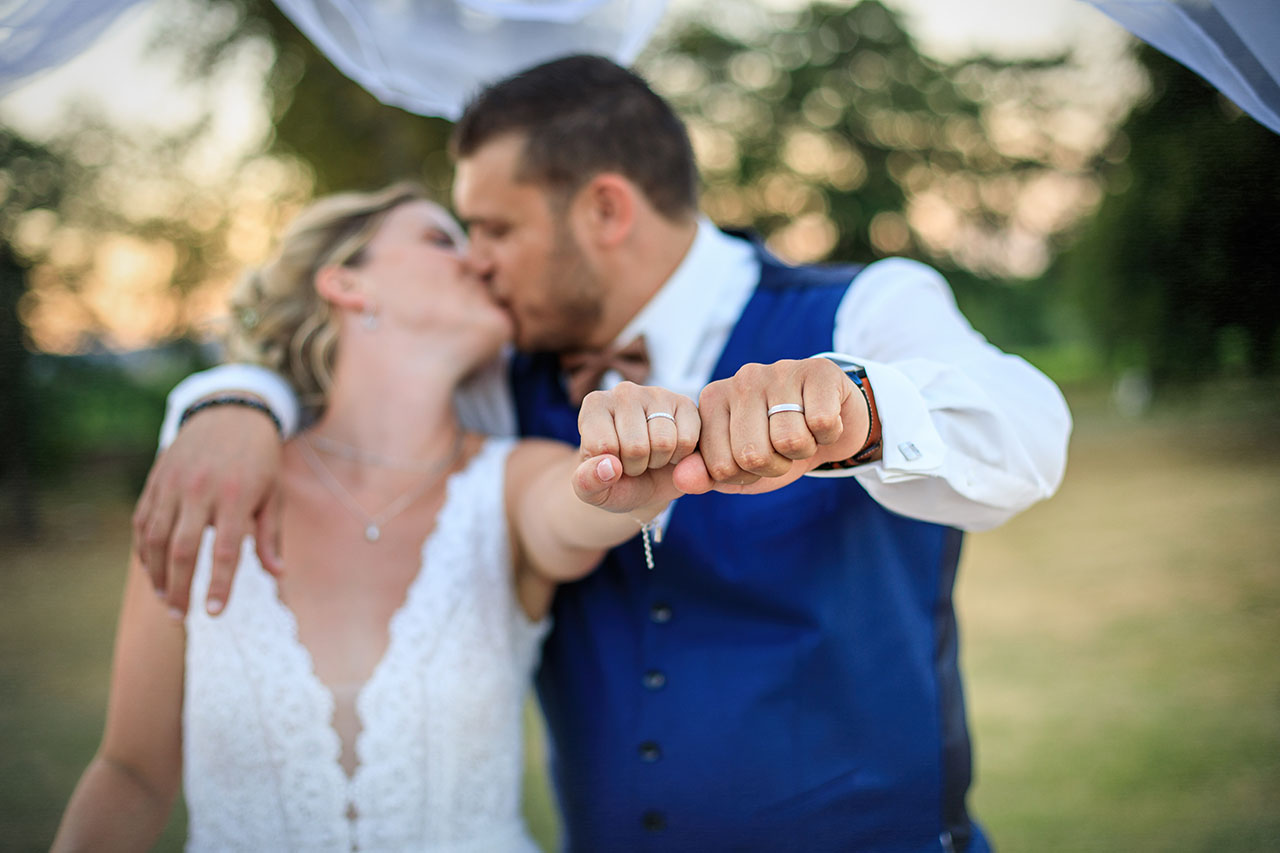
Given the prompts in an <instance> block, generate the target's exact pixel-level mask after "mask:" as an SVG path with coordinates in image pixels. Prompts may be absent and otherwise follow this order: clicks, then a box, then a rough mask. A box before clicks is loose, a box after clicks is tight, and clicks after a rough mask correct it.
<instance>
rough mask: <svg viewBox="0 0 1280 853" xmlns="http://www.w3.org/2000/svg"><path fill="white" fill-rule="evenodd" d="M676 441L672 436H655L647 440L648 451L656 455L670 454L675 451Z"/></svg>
mask: <svg viewBox="0 0 1280 853" xmlns="http://www.w3.org/2000/svg"><path fill="white" fill-rule="evenodd" d="M677 444H678V441H677V439H676V437H675V436H674V435H666V434H663V435H655V436H653V437H651V438H650V439H649V449H650V450H653V451H655V452H657V453H671V452H673V451H674V450H675V449H676V446H677Z"/></svg>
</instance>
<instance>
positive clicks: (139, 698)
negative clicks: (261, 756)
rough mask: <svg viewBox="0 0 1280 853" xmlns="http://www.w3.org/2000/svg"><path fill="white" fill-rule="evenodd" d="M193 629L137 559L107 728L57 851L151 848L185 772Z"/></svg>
mask: <svg viewBox="0 0 1280 853" xmlns="http://www.w3.org/2000/svg"><path fill="white" fill-rule="evenodd" d="M184 650H185V634H184V631H183V627H182V624H181V622H179V621H177V620H175V619H173V618H171V617H170V616H169V614H168V612H167V610H166V608H165V605H164V604H163V603H162V602H161V601H160V600H159V599H158V598H157V597H156V594H155V593H154V592H153V591H152V589H151V585H150V583H149V582H148V581H147V578H146V575H144V574H143V571H142V569H141V568H140V567H139V565H138V564H137V562H136V560H135V561H134V563H133V564H132V565H131V566H130V567H129V577H128V580H127V581H126V583H125V594H124V603H123V605H122V606H121V610H120V624H119V626H118V628H117V631H116V645H115V655H114V661H113V664H112V673H111V694H110V699H109V701H108V705H107V723H106V729H105V731H104V732H103V735H102V743H101V745H100V746H99V747H98V752H97V754H96V755H95V756H94V758H93V761H92V762H90V764H89V766H88V767H87V768H86V769H85V771H84V775H83V776H81V777H80V782H79V784H78V785H76V789H75V792H74V793H73V794H72V795H71V801H70V802H69V803H68V804H67V810H66V811H65V812H64V813H63V815H62V823H61V824H60V825H59V827H58V834H57V836H56V837H55V838H54V841H53V847H52V849H53V850H54V851H56V853H62V851H72V850H93V851H115V850H120V851H125V850H148V849H150V848H151V846H152V845H153V844H154V843H155V840H156V838H157V836H159V834H160V832H161V830H163V829H164V825H165V822H166V821H167V820H168V817H169V811H170V809H171V808H172V806H173V800H174V797H175V796H176V795H177V793H178V789H179V787H180V786H181V780H182V683H183V666H184V661H183V656H184Z"/></svg>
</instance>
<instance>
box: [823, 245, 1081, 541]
mask: <svg viewBox="0 0 1280 853" xmlns="http://www.w3.org/2000/svg"><path fill="white" fill-rule="evenodd" d="M833 348H834V350H835V351H836V352H834V353H831V354H829V355H831V356H834V357H836V360H838V361H839V360H847V361H852V362H856V363H858V364H861V365H863V366H864V367H865V368H866V371H867V379H868V381H869V382H870V383H871V387H872V389H873V390H874V391H875V396H876V408H877V410H878V412H879V415H880V421H881V424H882V430H883V432H882V442H883V458H882V459H881V460H880V461H878V462H873V463H869V464H867V465H863V466H859V467H857V468H854V469H850V470H848V471H845V472H830V473H833V474H834V473H840V474H845V475H851V476H854V477H856V478H857V479H858V482H859V483H860V484H861V485H862V486H863V488H865V489H866V490H867V492H868V494H870V495H871V497H872V498H873V499H875V500H876V501H877V502H878V503H880V504H881V505H882V506H884V507H885V508H887V509H890V510H893V511H894V512H898V513H901V514H902V515H906V516H909V517H911V518H919V519H922V520H925V521H932V522H936V523H939V524H946V525H950V526H954V527H958V528H961V529H963V530H985V529H988V528H991V527H995V526H997V525H999V524H1001V523H1002V522H1004V521H1006V520H1007V519H1009V518H1010V517H1012V516H1013V515H1015V514H1017V513H1018V512H1020V511H1022V510H1024V509H1026V508H1027V507H1029V506H1031V505H1032V504H1033V503H1035V502H1037V501H1039V500H1043V499H1044V498H1047V497H1049V496H1050V495H1052V494H1053V493H1054V492H1055V491H1057V489H1058V486H1059V485H1060V484H1061V482H1062V476H1063V472H1064V471H1065V469H1066V459H1067V440H1068V438H1069V436H1070V434H1071V414H1070V412H1069V411H1068V409H1067V405H1066V402H1065V401H1064V400H1063V398H1062V394H1061V392H1059V391H1058V388H1057V386H1055V385H1054V384H1053V382H1052V381H1050V380H1049V378H1048V377H1046V376H1045V375H1044V374H1042V373H1041V372H1040V371H1038V370H1036V369H1035V368H1034V367H1032V366H1031V365H1029V364H1028V363H1027V362H1025V361H1024V360H1022V359H1021V358H1019V357H1017V356H1014V355H1009V354H1007V353H1004V352H1001V351H1000V350H999V349H997V348H996V347H994V346H992V345H991V344H989V343H988V342H987V341H986V339H985V338H983V337H982V336H981V335H979V334H978V333H977V332H976V331H974V329H973V327H972V326H970V325H969V323H968V321H967V320H965V318H964V316H963V315H961V314H960V311H959V309H958V308H957V307H956V304H955V299H954V297H953V296H952V293H951V288H950V287H949V286H948V285H947V283H946V281H945V280H944V279H943V278H942V276H941V275H940V274H939V273H938V272H937V271H935V270H933V269H931V268H930V267H928V266H925V265H924V264H920V263H917V262H915V261H910V260H905V259H901V258H892V259H888V260H884V261H879V262H877V263H874V264H872V265H870V266H869V267H867V268H866V269H865V270H863V272H862V273H861V274H860V275H859V276H858V279H857V281H856V283H855V284H854V286H853V287H851V288H849V291H848V293H846V295H845V297H844V299H843V301H842V302H841V304H840V307H839V308H838V309H837V313H836V321H835V333H834V340H833Z"/></svg>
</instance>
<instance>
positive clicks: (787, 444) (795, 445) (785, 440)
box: [773, 433, 813, 456]
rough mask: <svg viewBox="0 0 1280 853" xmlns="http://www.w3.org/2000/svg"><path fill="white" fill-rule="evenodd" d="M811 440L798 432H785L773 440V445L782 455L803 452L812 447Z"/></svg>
mask: <svg viewBox="0 0 1280 853" xmlns="http://www.w3.org/2000/svg"><path fill="white" fill-rule="evenodd" d="M812 444H813V440H812V439H811V438H810V437H809V436H806V435H801V434H799V433H787V434H786V435H782V436H779V437H778V438H775V439H774V440H773V447H774V449H775V450H777V451H778V452H779V453H781V454H782V455H784V456H788V455H794V454H797V453H804V452H806V451H808V450H810V449H811V448H812Z"/></svg>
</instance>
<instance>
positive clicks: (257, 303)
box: [227, 183, 427, 408]
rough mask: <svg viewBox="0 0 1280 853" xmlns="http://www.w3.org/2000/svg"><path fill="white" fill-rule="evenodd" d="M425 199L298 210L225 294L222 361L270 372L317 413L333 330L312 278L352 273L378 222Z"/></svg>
mask: <svg viewBox="0 0 1280 853" xmlns="http://www.w3.org/2000/svg"><path fill="white" fill-rule="evenodd" d="M426 198H427V194H426V192H425V190H423V189H422V187H420V186H418V185H416V184H411V183H399V184H394V185H392V186H389V187H387V188H386V189H382V190H378V191H376V192H350V193H339V194H337V195H331V196H326V197H324V198H321V199H318V200H317V201H315V202H313V203H312V204H310V205H308V206H307V207H306V208H304V209H303V211H302V212H301V213H300V214H298V216H297V218H295V219H294V220H293V222H292V223H290V225H289V227H288V228H287V229H285V232H284V235H283V236H282V237H281V238H280V244H279V248H278V249H277V251H276V253H275V255H273V256H272V258H271V259H270V260H268V261H267V262H266V263H265V264H263V265H262V266H261V267H258V268H257V269H251V270H249V271H248V272H246V273H245V274H244V276H243V277H242V278H241V279H240V282H239V284H237V286H236V288H235V289H234V291H233V292H232V294H231V329H230V332H229V334H228V338H227V350H228V354H229V356H230V358H231V359H232V360H235V361H247V362H251V363H253V364H260V365H263V366H264V367H268V368H270V369H272V370H274V371H275V372H276V373H279V374H280V375H281V376H283V377H284V378H285V379H287V380H288V381H289V382H290V383H291V384H292V385H293V387H294V389H295V390H296V391H297V393H298V396H299V399H300V400H301V402H302V404H303V405H304V406H306V407H308V408H316V407H323V405H324V401H325V398H326V396H327V395H328V391H329V387H330V385H331V384H332V382H333V365H334V360H335V358H336V357H337V349H338V326H337V323H336V322H335V320H336V318H335V316H334V314H333V312H332V310H331V308H330V305H329V303H328V302H327V301H325V300H324V299H322V298H321V297H320V294H319V293H317V292H316V288H315V278H316V273H317V272H319V271H320V269H321V268H323V267H326V266H333V265H337V266H358V265H359V264H360V263H361V261H362V260H363V256H364V250H365V247H367V246H368V244H369V240H370V239H372V238H373V235H374V233H375V232H376V231H377V230H378V226H379V225H381V224H382V221H383V219H385V218H386V215H387V214H388V213H389V212H390V211H391V210H392V209H394V208H396V207H398V206H400V205H401V204H404V203H405V202H409V201H418V200H422V199H426Z"/></svg>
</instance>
